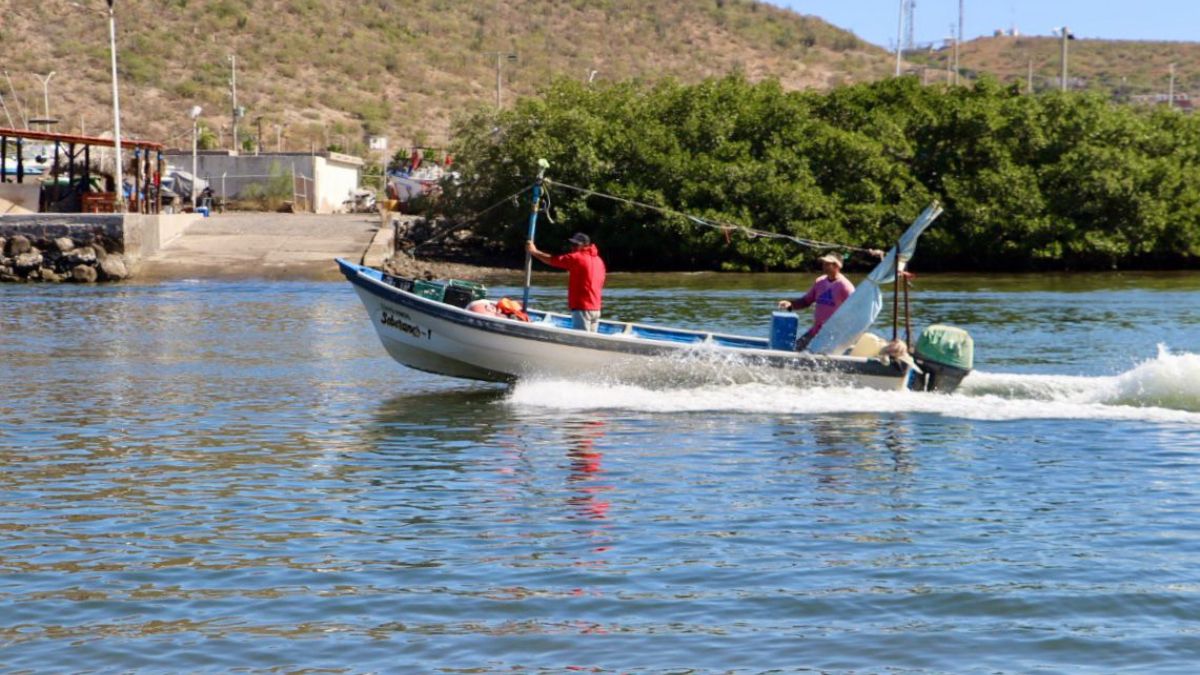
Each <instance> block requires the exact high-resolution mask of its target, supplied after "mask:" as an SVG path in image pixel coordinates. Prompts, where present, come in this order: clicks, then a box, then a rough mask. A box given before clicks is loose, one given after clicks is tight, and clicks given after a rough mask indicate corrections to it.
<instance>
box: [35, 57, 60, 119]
mask: <svg viewBox="0 0 1200 675" xmlns="http://www.w3.org/2000/svg"><path fill="white" fill-rule="evenodd" d="M55 72H56V71H53V70H52V71H50V74H49V75H47V76H46V77H42V76H41V75H38V74H37V73H34V74H33V76H34V77H36V78H37V79H38V80H39V81H41V83H42V116H43V117H45V118H46V119H50V78H52V77H54V74H55ZM45 131H50V124H49V123H47V124H46V128H45Z"/></svg>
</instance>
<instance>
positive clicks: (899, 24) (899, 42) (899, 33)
mask: <svg viewBox="0 0 1200 675" xmlns="http://www.w3.org/2000/svg"><path fill="white" fill-rule="evenodd" d="M904 4H905V3H904V0H900V12H899V13H898V14H897V16H896V77H900V50H901V49H902V46H903V44H904V42H903V39H904Z"/></svg>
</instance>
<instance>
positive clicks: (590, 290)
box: [525, 232, 606, 333]
mask: <svg viewBox="0 0 1200 675" xmlns="http://www.w3.org/2000/svg"><path fill="white" fill-rule="evenodd" d="M568 241H570V242H571V252H570V253H564V254H562V255H549V254H546V253H542V252H541V251H539V250H538V248H537V246H534V244H533V242H532V241H527V242H525V250H526V251H528V252H529V255H531V256H533V257H534V258H537V259H538V260H540V261H542V262H544V263H546V264H547V265H549V266H551V267H557V268H559V269H564V270H566V271H567V307H569V308H570V309H571V326H572V328H578V329H580V330H586V331H587V332H589V333H595V332H596V329H597V328H598V327H599V326H600V305H601V302H600V293H601V291H602V290H603V289H604V276H605V272H606V270H605V269H604V261H603V260H601V259H600V250H599V249H597V248H596V245H595V244H593V243H592V240H591V239H590V238H588V236H587V235H586V234H583V233H582V232H576V233H575V234H574V235H572V236H571V238H570V239H569V240H568Z"/></svg>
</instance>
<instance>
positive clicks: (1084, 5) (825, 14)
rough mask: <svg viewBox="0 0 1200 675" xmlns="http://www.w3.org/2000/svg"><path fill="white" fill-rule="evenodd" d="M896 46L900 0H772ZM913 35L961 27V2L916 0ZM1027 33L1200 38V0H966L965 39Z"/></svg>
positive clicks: (936, 37)
mask: <svg viewBox="0 0 1200 675" xmlns="http://www.w3.org/2000/svg"><path fill="white" fill-rule="evenodd" d="M770 2H771V4H774V5H778V6H781V7H787V8H789V9H792V10H794V11H796V12H799V13H801V14H811V15H814V16H818V17H820V18H822V19H824V20H826V21H828V22H829V23H832V24H833V25H835V26H838V27H839V28H845V29H847V30H850V31H853V32H854V34H855V35H857V36H858V37H860V38H862V39H864V40H866V41H868V42H872V43H875V44H877V45H879V46H881V47H885V48H889V49H891V48H894V47H895V44H896V20H897V18H898V16H899V13H900V0H770ZM916 3H917V4H916V10H915V14H914V20H913V24H914V31H913V38H914V40H915V41H916V42H917V43H929V42H941V41H942V40H943V39H944V38H946V37H947V36H949V35H950V34H951V24H954V25H955V26H957V25H958V4H959V3H958V0H916ZM1014 25H1015V26H1016V28H1017V29H1018V30H1019V31H1020V32H1021V34H1022V35H1050V34H1051V32H1052V31H1053V29H1054V28H1056V27H1058V26H1062V25H1066V26H1068V27H1070V29H1071V32H1072V33H1074V34H1075V36H1076V37H1077V38H1080V39H1087V38H1099V39H1106V40H1176V41H1187V42H1197V41H1200V0H1139V1H1138V2H1127V1H1124V0H963V38H964V39H966V40H970V39H972V38H976V37H979V36H981V35H991V34H992V32H993V31H994V30H996V29H998V28H1003V29H1006V30H1007V29H1009V28H1012V27H1013V26H1014Z"/></svg>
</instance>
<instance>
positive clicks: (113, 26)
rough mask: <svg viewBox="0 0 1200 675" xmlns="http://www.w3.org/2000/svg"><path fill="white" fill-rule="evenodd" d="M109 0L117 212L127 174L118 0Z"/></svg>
mask: <svg viewBox="0 0 1200 675" xmlns="http://www.w3.org/2000/svg"><path fill="white" fill-rule="evenodd" d="M107 2H108V47H109V52H110V53H111V54H112V90H113V151H114V155H113V156H114V157H115V159H116V161H115V162H114V164H115V165H116V170H115V171H114V172H113V174H114V176H113V177H114V178H115V179H116V181H117V203H116V205H115V206H114V210H115V211H116V212H117V213H124V212H125V176H124V175H122V167H121V100H120V99H119V98H117V16H116V13H115V12H114V11H113V3H114V2H116V0H107Z"/></svg>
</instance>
